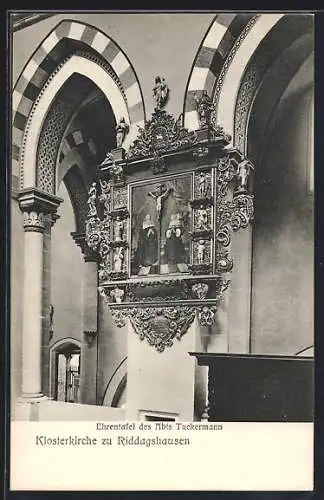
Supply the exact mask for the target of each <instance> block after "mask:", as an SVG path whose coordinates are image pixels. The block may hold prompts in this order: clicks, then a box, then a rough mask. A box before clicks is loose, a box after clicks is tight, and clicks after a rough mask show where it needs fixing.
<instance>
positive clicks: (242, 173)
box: [237, 160, 250, 190]
mask: <svg viewBox="0 0 324 500" xmlns="http://www.w3.org/2000/svg"><path fill="white" fill-rule="evenodd" d="M249 173H250V164H249V161H248V160H243V161H241V163H239V164H238V166H237V176H238V178H239V181H240V185H239V189H241V190H246V189H247V182H248V177H249Z"/></svg>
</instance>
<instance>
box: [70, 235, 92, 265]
mask: <svg viewBox="0 0 324 500" xmlns="http://www.w3.org/2000/svg"><path fill="white" fill-rule="evenodd" d="M71 236H72V239H73V241H74V242H75V244H76V245H77V246H78V247H79V248H80V249H81V252H82V255H83V256H84V261H85V262H97V260H98V259H97V253H96V252H95V251H94V250H92V249H91V248H90V247H89V246H88V244H87V241H86V234H85V233H77V232H73V233H71Z"/></svg>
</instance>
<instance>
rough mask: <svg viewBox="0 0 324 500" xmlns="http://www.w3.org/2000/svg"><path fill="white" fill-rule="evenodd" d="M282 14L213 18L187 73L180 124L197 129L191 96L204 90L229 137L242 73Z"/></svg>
mask: <svg viewBox="0 0 324 500" xmlns="http://www.w3.org/2000/svg"><path fill="white" fill-rule="evenodd" d="M283 16H284V14H270V13H267V14H257V15H253V14H237V15H233V14H222V15H219V16H217V17H216V18H215V20H214V22H213V24H212V25H211V27H210V29H209V31H208V32H207V34H206V37H205V38H204V40H203V43H202V46H201V48H200V50H199V51H198V54H197V57H196V59H195V63H194V66H193V69H192V71H191V74H190V77H189V81H188V86H187V90H186V95H185V106H184V124H185V126H186V127H187V128H189V129H195V128H198V126H199V121H198V115H197V111H196V109H195V102H194V95H195V93H196V92H199V91H202V90H206V91H207V93H208V94H209V95H211V97H212V98H213V100H214V104H215V108H216V113H217V121H218V123H219V124H220V125H221V126H222V127H224V129H225V130H226V132H228V133H229V134H230V135H231V136H233V122H234V112H235V104H236V97H237V92H238V89H239V86H240V82H241V78H242V74H243V73H244V70H245V68H246V66H247V64H248V62H249V60H250V58H251V57H252V55H253V54H254V52H255V51H256V50H257V48H258V46H259V44H260V43H261V42H262V40H263V39H264V38H265V36H266V35H267V34H268V32H269V31H270V30H271V29H272V28H273V27H274V26H275V25H276V23H278V22H279V21H280V19H281V18H282V17H283Z"/></svg>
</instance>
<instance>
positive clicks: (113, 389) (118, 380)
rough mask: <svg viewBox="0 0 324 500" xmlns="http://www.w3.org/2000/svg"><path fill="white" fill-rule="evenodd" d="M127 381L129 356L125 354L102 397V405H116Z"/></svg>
mask: <svg viewBox="0 0 324 500" xmlns="http://www.w3.org/2000/svg"><path fill="white" fill-rule="evenodd" d="M126 383H127V356H125V357H124V358H123V359H122V360H121V362H120V363H119V365H118V366H117V368H116V369H115V371H114V372H113V374H112V375H111V377H110V379H109V381H108V383H107V385H106V388H105V390H104V395H103V398H102V406H116V404H117V402H118V399H119V398H120V396H121V394H122V392H123V391H124V390H125V387H126Z"/></svg>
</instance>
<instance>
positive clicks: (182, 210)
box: [131, 175, 192, 276]
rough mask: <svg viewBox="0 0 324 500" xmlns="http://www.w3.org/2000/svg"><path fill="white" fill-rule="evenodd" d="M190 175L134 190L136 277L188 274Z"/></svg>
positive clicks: (133, 220) (143, 185)
mask: <svg viewBox="0 0 324 500" xmlns="http://www.w3.org/2000/svg"><path fill="white" fill-rule="evenodd" d="M191 184H192V183H191V177H190V175H183V176H177V177H175V178H174V179H172V178H168V179H167V181H165V182H152V181H151V182H149V183H147V184H141V185H139V186H136V187H134V188H133V189H132V249H131V250H132V252H131V255H132V257H131V267H132V275H138V276H144V275H152V274H170V273H183V272H188V258H189V245H190V243H189V235H188V227H189V219H190V217H191V208H190V203H189V201H190V198H191V194H192V193H191V189H192V188H191Z"/></svg>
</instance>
